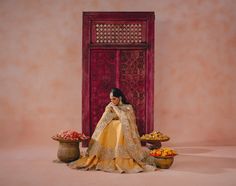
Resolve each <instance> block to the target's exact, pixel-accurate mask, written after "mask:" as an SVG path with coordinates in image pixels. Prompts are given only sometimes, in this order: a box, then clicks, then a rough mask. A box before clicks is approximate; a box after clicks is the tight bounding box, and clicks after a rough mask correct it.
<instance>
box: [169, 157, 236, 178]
mask: <svg viewBox="0 0 236 186" xmlns="http://www.w3.org/2000/svg"><path fill="white" fill-rule="evenodd" d="M171 169H173V170H175V171H184V172H194V173H203V174H220V173H224V172H227V169H236V158H229V157H227V158H224V157H210V156H202V155H199V156H197V155H181V154H180V155H178V156H176V157H175V160H174V163H173V165H172V167H171Z"/></svg>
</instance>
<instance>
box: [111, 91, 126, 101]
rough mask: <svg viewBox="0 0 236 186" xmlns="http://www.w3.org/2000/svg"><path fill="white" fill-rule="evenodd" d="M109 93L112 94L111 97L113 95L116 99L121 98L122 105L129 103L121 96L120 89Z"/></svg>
mask: <svg viewBox="0 0 236 186" xmlns="http://www.w3.org/2000/svg"><path fill="white" fill-rule="evenodd" d="M111 93H112V95H113V96H114V97H117V98H120V97H121V99H122V103H124V104H129V102H128V101H127V100H126V97H125V95H124V94H123V92H122V91H121V90H120V89H118V88H112V89H111Z"/></svg>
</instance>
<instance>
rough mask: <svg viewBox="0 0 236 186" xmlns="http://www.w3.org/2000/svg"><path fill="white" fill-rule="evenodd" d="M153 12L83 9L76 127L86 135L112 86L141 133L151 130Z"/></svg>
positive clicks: (106, 101)
mask: <svg viewBox="0 0 236 186" xmlns="http://www.w3.org/2000/svg"><path fill="white" fill-rule="evenodd" d="M153 58H154V13H153V12H132V13H130V12H105V13H102V12H84V14H83V87H82V96H83V98H82V100H83V101H82V129H83V132H84V133H85V134H86V135H90V136H91V135H92V133H93V131H94V129H95V127H96V124H97V122H98V120H99V119H100V117H101V115H102V113H103V112H104V109H105V106H106V105H107V104H108V103H109V101H110V100H109V93H110V90H111V88H113V87H118V88H120V89H121V90H122V91H123V92H124V94H125V95H126V97H127V99H128V101H129V102H130V103H131V104H132V105H133V107H134V109H135V113H136V119H137V125H138V129H139V132H140V135H141V134H144V133H147V132H151V131H152V130H153V91H154V59H153Z"/></svg>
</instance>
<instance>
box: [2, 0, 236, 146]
mask: <svg viewBox="0 0 236 186" xmlns="http://www.w3.org/2000/svg"><path fill="white" fill-rule="evenodd" d="M82 11H155V14H156V41H155V62H156V64H155V129H156V130H160V131H162V132H164V133H166V134H168V135H169V136H170V137H171V141H170V144H174V145H182V144H221V145H222V144H234V145H235V144H236V137H235V131H236V125H235V123H236V84H235V82H236V73H234V71H235V70H236V53H235V49H236V21H235V20H236V2H235V1H234V0H224V1H223V0H222V1H218V0H208V1H204V0H198V1H197V0H192V1H184V0H165V1H161V0H152V1H151V0H150V1H146V0H129V1H120V0H117V1H114V0H113V1H112V0H111V1H106V0H91V1H88V0H77V1H76V0H61V1H56V0H54V1H50V0H42V1H39V0H38V1H37V0H35V1H31V0H22V1H17V0H15V1H13V0H1V1H0V23H1V24H0V47H1V50H0V87H1V89H0V130H1V135H0V138H1V139H0V145H1V146H2V147H3V146H13V145H24V144H25V145H30V144H37V145H54V142H53V141H52V140H51V139H50V136H51V135H53V134H54V133H55V132H57V131H58V130H61V129H68V128H72V129H76V130H81V109H82V108H81V100H82V97H81V84H82V82H81V78H82V73H81V67H82V63H81V59H82V57H81V51H82V48H81V40H82V35H81V34H82Z"/></svg>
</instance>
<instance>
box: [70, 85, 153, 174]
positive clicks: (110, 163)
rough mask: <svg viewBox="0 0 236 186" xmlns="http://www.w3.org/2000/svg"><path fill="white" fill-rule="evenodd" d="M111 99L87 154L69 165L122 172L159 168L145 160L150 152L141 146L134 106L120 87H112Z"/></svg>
mask: <svg viewBox="0 0 236 186" xmlns="http://www.w3.org/2000/svg"><path fill="white" fill-rule="evenodd" d="M110 99H111V102H110V103H109V104H108V105H107V106H106V109H105V112H104V113H103V115H102V117H101V119H100V120H99V122H98V124H97V126H96V128H95V131H94V133H93V135H92V137H91V141H90V143H89V147H88V149H87V155H86V156H85V157H83V158H81V159H79V160H77V161H75V162H72V163H70V164H69V166H70V167H71V168H79V169H86V170H89V169H95V170H103V171H107V172H120V173H123V172H127V173H131V172H141V171H147V170H155V168H154V167H152V166H150V165H147V164H146V163H145V159H146V158H147V153H145V152H144V151H143V149H142V147H141V143H140V140H139V138H140V137H139V134H138V130H137V126H136V119H135V114H134V110H133V108H132V106H131V105H130V104H129V103H128V102H127V100H126V98H125V96H124V94H123V93H122V92H121V90H120V89H118V88H113V89H112V90H111V93H110Z"/></svg>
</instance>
